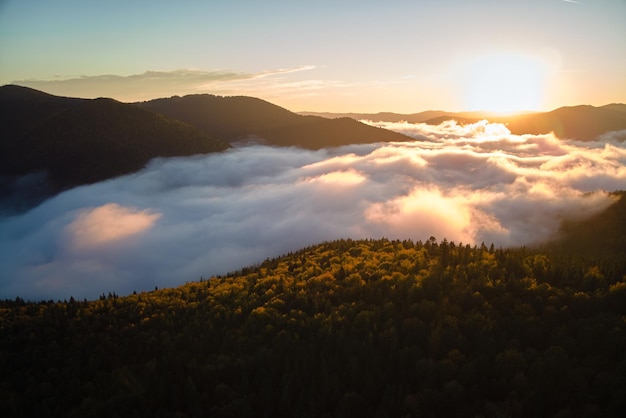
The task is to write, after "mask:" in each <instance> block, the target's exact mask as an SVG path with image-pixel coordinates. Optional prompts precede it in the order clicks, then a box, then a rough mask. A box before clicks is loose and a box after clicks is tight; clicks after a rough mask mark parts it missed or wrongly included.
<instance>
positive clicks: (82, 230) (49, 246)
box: [0, 123, 626, 299]
mask: <svg viewBox="0 0 626 418" xmlns="http://www.w3.org/2000/svg"><path fill="white" fill-rule="evenodd" d="M385 126H386V127H390V126H393V127H394V129H396V130H399V131H403V132H405V133H410V134H411V135H413V136H414V137H415V138H417V140H416V141H415V142H409V143H406V142H405V143H387V144H365V145H351V146H345V147H340V148H335V149H323V150H319V151H307V150H300V149H296V148H270V147H264V146H250V147H241V148H235V149H231V150H229V151H227V152H225V153H221V154H210V155H206V156H194V157H189V158H172V159H156V160H153V161H152V162H151V163H150V164H149V165H148V167H147V168H146V169H144V170H142V171H141V172H138V173H135V174H132V175H129V176H125V177H120V178H117V179H113V180H110V181H106V182H102V183H98V184H95V185H91V186H85V187H79V188H76V189H73V190H70V191H68V192H65V193H63V194H61V195H58V196H56V197H55V198H53V199H50V200H48V201H47V202H45V203H44V204H42V205H41V206H39V207H37V208H35V209H33V210H31V211H30V212H28V213H25V214H22V215H19V216H14V217H11V218H5V219H4V220H1V221H0V271H2V272H3V274H2V277H1V278H0V297H2V298H4V297H7V298H14V297H15V296H17V295H20V296H22V297H26V298H46V299H47V298H55V299H56V298H69V296H70V295H73V296H74V297H79V298H82V297H87V298H95V297H97V296H98V295H99V294H102V293H108V292H109V291H115V292H117V293H119V294H126V293H130V292H132V291H133V290H137V291H141V290H150V289H152V288H154V286H159V287H164V286H175V285H178V284H181V283H184V282H186V281H189V280H197V279H199V278H200V276H204V277H209V276H210V275H213V274H223V273H226V272H228V271H232V270H236V269H238V268H241V267H244V266H246V265H249V264H252V263H255V262H260V261H262V260H263V259H265V258H267V257H274V256H278V255H281V254H284V253H287V252H289V251H294V250H297V249H299V248H302V247H304V246H307V245H312V244H315V243H319V242H321V241H325V240H332V239H336V238H348V237H349V238H355V239H358V238H370V237H371V238H379V237H388V238H399V239H404V238H410V239H413V240H426V239H428V238H429V237H430V236H435V237H437V238H438V239H443V238H444V237H445V238H447V239H448V240H454V241H456V242H459V241H463V242H464V243H476V244H480V243H481V242H483V241H484V242H485V243H487V244H489V243H491V242H494V243H495V244H496V246H500V245H501V246H508V245H521V244H531V243H534V242H537V241H541V240H545V239H548V238H549V237H551V236H552V235H553V234H554V233H555V231H556V230H557V229H558V226H559V223H560V222H561V220H562V219H564V218H568V217H580V216H586V215H590V214H592V213H594V212H596V211H599V210H602V209H603V208H605V207H607V206H608V205H609V204H610V203H611V202H612V200H611V198H610V197H609V195H608V194H607V193H605V192H604V191H611V190H615V189H623V188H624V185H625V184H626V146H625V145H624V144H623V143H617V142H616V143H612V142H610V143H606V142H592V143H578V142H567V141H559V140H558V139H557V138H555V137H553V136H552V135H540V136H532V135H524V136H515V135H511V134H510V133H509V132H508V131H507V130H506V128H504V127H503V126H501V125H488V124H485V123H479V124H474V125H469V126H459V125H456V124H451V123H446V124H443V125H441V126H439V127H433V126H428V125H409V124H395V125H390V124H389V125H385Z"/></svg>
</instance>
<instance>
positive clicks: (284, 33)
mask: <svg viewBox="0 0 626 418" xmlns="http://www.w3.org/2000/svg"><path fill="white" fill-rule="evenodd" d="M625 21H626V1H624V0H594V1H591V0H586V1H585V0H581V1H579V2H578V1H576V2H575V1H564V0H527V1H490V0H476V1H457V0H443V1H401V0H397V1H394V0H390V1H387V2H380V1H350V0H347V1H317V2H309V1H281V0H273V1H272V0H268V1H263V2H260V1H248V0H230V1H178V2H172V1H167V2H165V1H163V2H162V1H143V0H139V1H117V0H111V1H108V2H97V1H85V0H83V1H75V0H58V1H54V2H52V1H39V0H0V84H8V83H16V84H21V85H27V86H31V87H34V88H38V89H41V90H44V91H48V92H50V93H53V94H63V95H70V96H81V97H98V96H110V97H114V98H117V99H119V100H122V101H134V100H146V99H150V98H153V97H163V96H170V95H174V94H179V95H182V94H188V93H215V94H224V95H236V94H243V95H251V96H257V97H261V98H263V99H266V100H269V101H271V102H274V103H276V104H279V105H281V106H284V107H287V108H288V109H290V110H294V111H303V110H316V111H355V112H364V111H368V112H369V111H372V112H374V111H385V110H388V111H397V112H416V111H420V110H426V109H435V108H437V109H446V110H476V109H478V108H484V109H487V110H501V111H509V110H517V109H518V108H534V109H537V110H549V109H552V108H555V107H559V106H563V105H574V104H583V103H584V104H594V105H602V104H606V103H610V102H623V101H626V82H625V81H624V80H626V25H624V22H625ZM105 75H106V76H110V77H102V76H105ZM502 91H506V92H508V93H510V94H502Z"/></svg>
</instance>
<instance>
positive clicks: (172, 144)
mask: <svg viewBox="0 0 626 418" xmlns="http://www.w3.org/2000/svg"><path fill="white" fill-rule="evenodd" d="M0 134H1V136H0V198H1V200H2V205H1V206H2V208H3V209H5V210H7V209H8V210H9V211H11V210H21V209H24V208H28V207H29V206H32V205H34V204H37V203H39V202H40V201H41V200H43V199H45V198H46V197H49V196H51V195H54V194H56V193H58V192H59V191H62V190H65V189H68V188H71V187H74V186H78V185H83V184H90V183H95V182H98V181H102V180H106V179H109V178H112V177H116V176H120V175H123V174H128V173H132V172H135V171H137V170H140V169H141V168H143V167H144V166H145V164H146V163H148V161H150V160H151V159H152V158H155V157H170V156H185V155H193V154H203V153H208V152H215V151H222V150H224V149H226V148H227V147H228V144H227V143H226V142H224V141H222V140H220V139H216V138H215V137H213V136H211V135H209V134H207V133H205V132H201V131H199V130H197V129H195V128H193V127H191V126H189V125H187V124H185V123H182V122H180V121H175V120H172V119H167V118H165V117H164V116H162V115H160V114H157V113H154V112H151V111H148V110H146V109H141V108H139V107H137V106H134V105H131V104H126V103H121V102H118V101H115V100H113V99H104V98H100V99H75V98H67V97H59V96H52V95H49V94H46V93H42V92H39V91H36V90H32V89H28V88H25V87H20V86H11V85H9V86H2V87H0ZM23 176H30V179H29V180H27V182H31V183H32V182H34V184H30V187H29V188H28V190H25V188H24V187H20V186H19V184H20V181H22V178H21V177H23ZM33 176H34V177H33ZM30 191H32V192H33V193H31V194H30V195H28V193H30Z"/></svg>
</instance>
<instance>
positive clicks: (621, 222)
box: [547, 191, 626, 259]
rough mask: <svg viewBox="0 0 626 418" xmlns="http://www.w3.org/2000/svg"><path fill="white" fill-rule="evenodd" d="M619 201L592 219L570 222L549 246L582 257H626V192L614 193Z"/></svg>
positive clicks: (567, 222) (554, 250)
mask: <svg viewBox="0 0 626 418" xmlns="http://www.w3.org/2000/svg"><path fill="white" fill-rule="evenodd" d="M611 194H612V196H614V197H615V199H616V201H615V203H613V204H612V205H611V206H609V207H608V208H607V209H605V210H604V211H602V212H601V213H598V214H596V215H594V216H592V217H590V218H587V219H581V220H570V221H566V222H564V223H563V224H562V225H561V228H560V231H559V237H558V238H557V239H555V240H554V241H553V242H551V243H549V244H548V245H547V249H549V250H550V251H552V252H557V253H565V254H574V255H577V256H580V257H600V256H613V257H617V258H622V259H624V258H625V257H626V191H618V192H613V193H611Z"/></svg>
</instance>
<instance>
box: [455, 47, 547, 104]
mask: <svg viewBox="0 0 626 418" xmlns="http://www.w3.org/2000/svg"><path fill="white" fill-rule="evenodd" d="M465 68H466V70H465V77H466V80H465V89H466V103H467V106H468V108H469V109H471V110H486V111H492V112H497V113H514V112H519V111H523V110H540V109H541V107H542V105H543V100H544V89H545V82H546V77H547V68H546V66H545V65H544V64H543V63H542V62H541V61H540V60H538V59H535V58H531V57H529V56H525V55H521V54H513V53H500V54H488V55H482V56H478V57H476V58H475V59H473V60H471V61H470V62H469V63H468V64H467V67H465Z"/></svg>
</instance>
